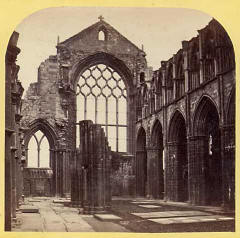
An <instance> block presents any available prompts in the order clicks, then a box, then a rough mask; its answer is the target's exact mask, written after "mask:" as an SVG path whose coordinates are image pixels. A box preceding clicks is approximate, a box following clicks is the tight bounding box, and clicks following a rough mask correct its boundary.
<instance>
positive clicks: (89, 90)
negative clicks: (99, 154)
mask: <svg viewBox="0 0 240 238" xmlns="http://www.w3.org/2000/svg"><path fill="white" fill-rule="evenodd" d="M145 56H146V54H145V52H144V51H143V50H141V49H139V48H138V47H136V46H135V45H134V44H133V43H131V42H130V41H129V40H128V39H126V38H125V37H124V36H122V35H121V34H120V33H119V32H117V31H116V30H115V29H114V28H113V27H112V26H110V25H109V24H108V23H106V22H105V21H104V20H103V19H102V18H101V19H100V20H99V21H98V22H97V23H95V24H94V25H92V26H90V27H88V28H86V29H84V30H83V31H81V32H80V33H78V34H76V35H74V36H73V37H71V38H69V39H67V40H65V41H63V42H59V43H58V44H57V55H53V56H50V57H49V58H48V59H46V60H45V61H44V62H43V63H41V65H40V67H39V70H38V81H37V82H36V83H32V84H31V85H30V87H29V89H28V91H27V93H26V96H25V98H24V100H23V104H22V115H23V118H22V120H21V125H22V127H24V128H28V130H27V131H26V132H25V134H24V146H25V151H26V166H25V168H24V193H25V194H26V195H59V196H70V194H71V191H72V192H73V191H75V192H76V190H74V189H75V187H74V186H75V185H76V184H78V183H74V182H71V179H70V178H71V174H72V173H73V170H72V169H71V168H73V164H74V163H78V162H77V160H78V159H79V160H81V156H80V155H79V153H80V152H79V148H83V147H82V146H83V144H82V143H83V141H82V139H81V133H80V137H79V130H80V128H79V121H82V120H85V121H86V120H92V121H93V123H94V124H98V125H99V126H101V128H102V130H104V133H105V135H106V137H107V140H108V143H109V146H110V147H111V151H112V152H111V158H112V159H111V166H110V168H107V171H111V175H110V182H111V184H112V190H111V192H110V191H109V190H110V186H107V187H106V193H109V194H110V193H112V194H113V195H133V196H146V197H148V198H161V199H165V200H170V201H184V202H190V203H192V204H200V205H203V204H208V205H218V206H220V205H224V206H233V205H234V198H235V181H234V177H235V134H234V133H235V58H234V51H233V46H232V43H231V40H230V38H229V36H228V35H227V33H226V32H225V30H224V29H223V27H222V26H221V25H220V24H219V23H218V22H217V21H216V20H212V21H211V22H210V23H209V24H208V25H207V26H206V27H205V28H204V29H202V30H199V34H198V36H196V37H194V38H192V39H191V40H189V41H183V42H182V48H181V49H180V50H179V51H178V52H177V53H176V54H175V55H173V57H172V58H171V59H169V60H168V61H162V62H161V66H160V68H159V69H158V70H156V71H153V70H152V69H151V67H148V66H147V62H146V59H145ZM31 143H32V144H34V143H35V148H36V151H37V152H36V153H35V154H34V153H33V152H32V151H31V149H30V145H31ZM44 143H45V144H44ZM46 148H47V151H48V154H46ZM43 151H44V152H43ZM42 153H45V157H47V158H48V161H47V162H44V163H43V162H41V157H42V155H41V154H42ZM33 158H35V161H32V160H33ZM80 164H81V163H80ZM80 167H81V166H80ZM83 167H84V166H83ZM82 169H83V168H82ZM75 172H76V171H75ZM83 173H84V172H83ZM106 176H109V175H108V173H106ZM78 182H79V183H80V184H81V182H80V180H79V181H78ZM86 184H87V183H86ZM71 186H72V187H71ZM77 186H79V184H78V185H77ZM86 186H88V185H86ZM89 186H90V185H89ZM80 187H81V186H80ZM102 191H103V190H102ZM71 195H72V199H73V200H74V199H75V200H76V203H79V201H80V200H81V199H80V200H79V198H77V196H78V195H77V193H75V194H71ZM88 195H89V194H88ZM89 196H90V195H89ZM109 196H110V195H109ZM107 199H108V198H107ZM101 206H105V204H102V203H101Z"/></svg>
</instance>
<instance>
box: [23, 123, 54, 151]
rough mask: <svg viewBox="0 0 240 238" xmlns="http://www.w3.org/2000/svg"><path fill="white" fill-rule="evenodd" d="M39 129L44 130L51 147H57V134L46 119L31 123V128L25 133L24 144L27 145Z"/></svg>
mask: <svg viewBox="0 0 240 238" xmlns="http://www.w3.org/2000/svg"><path fill="white" fill-rule="evenodd" d="M38 130H40V131H42V133H43V134H44V135H45V136H46V137H47V139H48V142H49V146H50V148H51V149H55V148H56V147H57V140H58V138H57V135H56V133H55V131H54V129H53V128H52V127H51V125H50V124H49V123H48V122H47V121H46V120H44V119H37V120H34V121H33V122H32V123H31V124H30V125H29V130H27V132H26V133H25V135H24V144H25V147H26V146H28V143H29V140H30V139H31V137H32V135H33V134H34V133H35V132H37V131H38Z"/></svg>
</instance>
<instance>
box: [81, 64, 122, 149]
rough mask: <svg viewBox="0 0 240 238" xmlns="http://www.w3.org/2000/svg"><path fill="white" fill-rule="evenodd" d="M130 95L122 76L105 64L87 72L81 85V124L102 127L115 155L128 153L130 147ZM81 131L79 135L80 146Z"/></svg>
mask: <svg viewBox="0 0 240 238" xmlns="http://www.w3.org/2000/svg"><path fill="white" fill-rule="evenodd" d="M126 97H127V91H126V88H125V84H124V82H123V80H122V78H121V76H120V75H119V74H118V73H117V72H116V71H115V70H114V69H112V68H111V67H109V66H107V65H105V64H97V65H94V66H91V67H90V68H88V69H86V70H85V71H84V72H83V73H82V74H81V75H80V77H79V81H78V85H77V121H81V120H92V121H93V122H94V123H96V124H100V125H101V126H102V127H103V128H104V130H105V134H106V136H107V138H108V142H109V145H110V146H111V149H112V150H113V151H121V152H125V151H126V149H127V148H126V147H127V143H126V138H127V101H126ZM78 145H79V131H77V146H78Z"/></svg>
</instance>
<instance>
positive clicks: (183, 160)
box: [166, 110, 188, 201]
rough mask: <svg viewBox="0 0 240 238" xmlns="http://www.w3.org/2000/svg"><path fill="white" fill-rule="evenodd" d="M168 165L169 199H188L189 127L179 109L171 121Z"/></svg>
mask: <svg viewBox="0 0 240 238" xmlns="http://www.w3.org/2000/svg"><path fill="white" fill-rule="evenodd" d="M166 167H167V171H166V183H167V185H166V187H167V189H168V191H167V199H170V200H174V201H188V158H187V129H186V121H185V118H184V116H183V114H182V113H181V112H180V111H179V110H176V111H175V112H174V114H173V115H172V117H171V120H170V122H169V127H168V158H167V165H166Z"/></svg>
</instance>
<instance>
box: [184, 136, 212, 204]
mask: <svg viewBox="0 0 240 238" xmlns="http://www.w3.org/2000/svg"><path fill="white" fill-rule="evenodd" d="M205 148H206V137H205V136H192V137H189V153H190V155H189V165H188V167H189V172H188V183H189V200H190V202H191V203H192V204H195V205H205V204H206V201H207V197H206V196H207V194H206V186H205V184H206V183H207V176H208V173H209V171H207V168H206V166H205V162H204V159H205Z"/></svg>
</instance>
